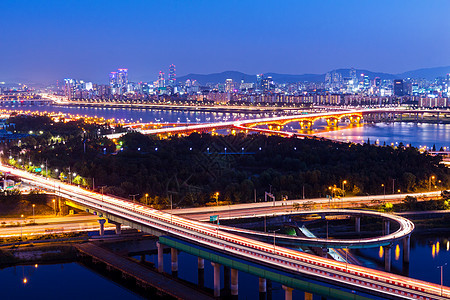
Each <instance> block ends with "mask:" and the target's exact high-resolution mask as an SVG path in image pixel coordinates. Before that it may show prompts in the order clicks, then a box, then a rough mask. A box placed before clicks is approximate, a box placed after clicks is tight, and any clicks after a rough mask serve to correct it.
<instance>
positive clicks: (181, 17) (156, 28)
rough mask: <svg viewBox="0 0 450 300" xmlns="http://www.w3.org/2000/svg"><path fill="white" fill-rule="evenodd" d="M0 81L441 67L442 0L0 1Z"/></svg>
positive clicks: (446, 8)
mask: <svg viewBox="0 0 450 300" xmlns="http://www.w3.org/2000/svg"><path fill="white" fill-rule="evenodd" d="M1 3H2V5H1V8H0V12H1V17H0V28H1V29H0V33H1V42H0V81H17V80H30V81H34V82H54V81H56V80H61V79H63V78H66V77H69V78H76V79H85V80H92V81H96V82H106V81H107V78H108V73H109V72H110V71H113V70H115V69H117V68H120V67H122V68H128V69H129V74H130V75H129V76H130V80H134V81H141V80H142V81H150V80H154V79H156V77H157V72H158V71H159V70H163V71H164V72H166V73H167V70H168V66H169V65H170V64H171V63H173V64H175V65H176V67H177V75H186V74H188V73H203V74H206V73H214V72H222V71H226V70H236V71H242V72H245V73H248V74H256V73H264V72H277V73H287V74H303V73H325V72H327V71H329V70H332V69H335V68H347V67H356V68H363V69H369V70H372V71H380V72H388V73H401V72H404V71H409V70H412V69H418V68H427V67H437V66H448V65H450V34H449V29H450V18H449V12H450V1H448V0H431V1H423V0H420V1H419V0H395V1H392V0H376V1H372V0H364V1H361V0H358V1H346V0H342V1H337V0H329V1H321V0H311V1H301V0H292V1H291V0H281V1H263V0H259V1H248V0H223V1H215V0H203V1H200V0H179V1H171V0H165V1H162V0H161V1H156V0H155V1H150V0H141V1H140V0H133V1H124V0H121V1H118V0H104V1H103V0H102V1H98V0H76V1H72V0H64V1H62V0H42V1H35V0H29V1H22V0H2V2H1Z"/></svg>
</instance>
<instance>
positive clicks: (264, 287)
mask: <svg viewBox="0 0 450 300" xmlns="http://www.w3.org/2000/svg"><path fill="white" fill-rule="evenodd" d="M259 292H260V293H265V292H267V280H266V279H265V278H261V277H260V278H259Z"/></svg>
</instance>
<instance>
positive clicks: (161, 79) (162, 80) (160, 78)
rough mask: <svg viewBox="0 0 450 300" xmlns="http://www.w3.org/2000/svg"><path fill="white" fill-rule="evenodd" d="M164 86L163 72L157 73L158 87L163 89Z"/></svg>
mask: <svg viewBox="0 0 450 300" xmlns="http://www.w3.org/2000/svg"><path fill="white" fill-rule="evenodd" d="M165 86H166V81H165V79H164V72H163V71H159V75H158V87H160V88H163V87H165Z"/></svg>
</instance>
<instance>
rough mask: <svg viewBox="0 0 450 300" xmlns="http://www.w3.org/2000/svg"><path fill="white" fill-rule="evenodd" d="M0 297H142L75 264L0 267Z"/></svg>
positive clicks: (8, 298) (77, 298)
mask: <svg viewBox="0 0 450 300" xmlns="http://www.w3.org/2000/svg"><path fill="white" fill-rule="evenodd" d="M0 282H1V284H0V286H1V296H0V299H5V300H10V299H47V300H53V299H54V300H59V299H65V300H79V299H97V298H104V299H127V300H128V299H131V300H132V299H142V298H141V297H140V296H138V295H136V294H134V293H133V292H132V291H130V290H127V289H125V288H123V287H121V286H119V285H117V284H115V283H114V282H112V281H109V280H108V279H106V278H104V277H102V276H100V275H98V274H96V273H95V272H93V271H91V270H89V269H87V268H85V267H83V266H81V265H79V264H77V263H67V264H58V265H39V266H38V265H31V266H16V267H10V268H5V269H2V270H0Z"/></svg>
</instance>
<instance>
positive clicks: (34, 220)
mask: <svg viewBox="0 0 450 300" xmlns="http://www.w3.org/2000/svg"><path fill="white" fill-rule="evenodd" d="M35 206H36V205H35V204H33V205H32V207H33V223H36V219H35V218H34V207H35Z"/></svg>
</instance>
